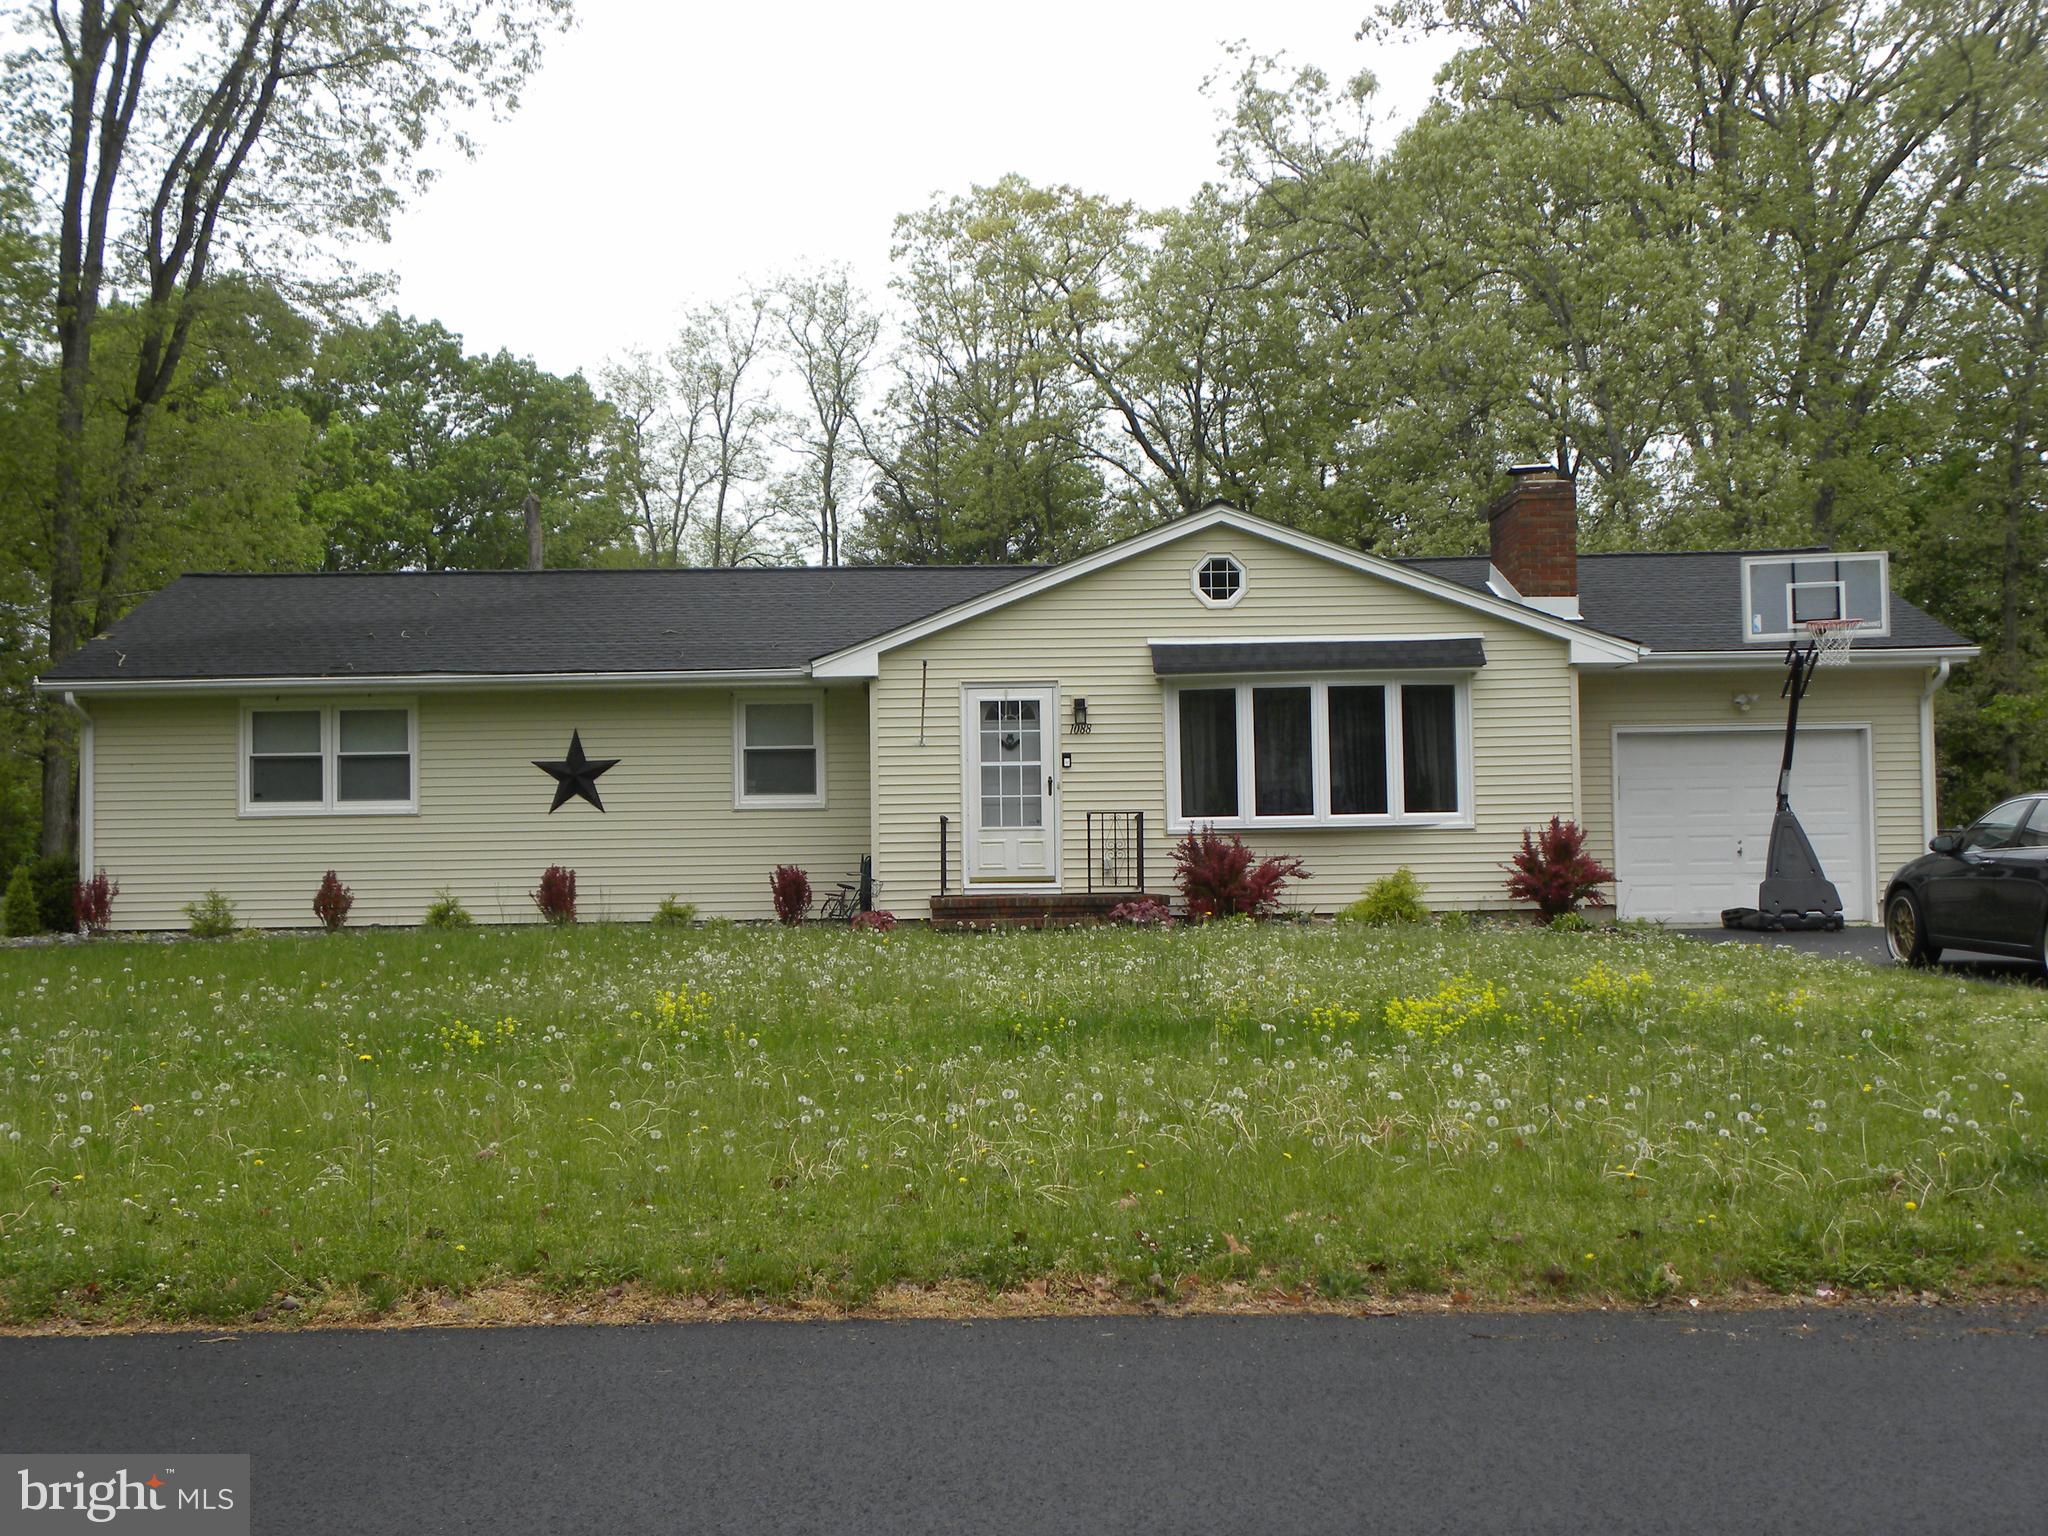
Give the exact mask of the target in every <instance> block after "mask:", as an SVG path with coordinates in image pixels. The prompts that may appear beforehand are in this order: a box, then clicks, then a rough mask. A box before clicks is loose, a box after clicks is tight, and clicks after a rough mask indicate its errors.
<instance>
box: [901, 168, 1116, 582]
mask: <svg viewBox="0 0 2048 1536" xmlns="http://www.w3.org/2000/svg"><path fill="white" fill-rule="evenodd" d="M983 196H984V193H983V191H982V190H980V189H977V191H976V192H975V193H973V194H971V195H970V196H968V197H964V198H952V199H947V200H944V201H940V202H937V203H935V204H934V205H933V206H932V207H930V208H928V209H925V210H924V211H922V212H920V213H916V214H906V215H904V216H903V217H902V218H900V219H898V220H897V226H896V247H895V255H896V257H897V259H898V261H899V262H900V263H901V264H902V266H903V270H902V271H901V272H900V273H899V274H898V276H897V278H896V280H895V287H896V291H897V293H898V295H899V296H900V297H901V298H902V299H903V300H904V302H905V303H906V304H907V306H908V308H909V314H908V315H907V317H906V320H905V334H904V338H903V344H902V346H901V347H900V349H899V351H898V354H897V357H896V359H895V374H896V378H895V382H894V384H893V386H892V387H891V389H890V391H889V394H888V398H887V402H886V408H885V412H884V418H885V419H884V420H883V422H881V423H880V424H878V426H877V427H876V428H875V429H873V430H872V431H870V432H869V433H868V434H867V436H866V440H865V442H866V448H867V451H868V454H869V457H870V458H871V460H872V461H873V462H874V464H875V466H876V484H875V489H874V492H873V496H872V500H871V504H870V506H869V508H868V512H867V517H866V521H865V525H864V526H863V528H862V530H861V558H865V559H881V560H968V561H973V560H987V561H1036V560H1054V559H1060V558H1063V557H1064V556H1066V555H1068V554H1071V553H1074V552H1075V551H1077V550H1079V549H1082V548H1085V547H1086V546H1087V545H1088V544H1089V543H1091V542H1093V541H1094V540H1096V539H1097V538H1098V537H1099V531H1100V516H1101V510H1102V505H1103V488H1102V478H1101V474H1100V470H1099V468H1098V466H1097V464H1096V462H1095V459H1094V456H1093V454H1092V452H1091V439H1092V436H1093V434H1094V431H1095V418H1094V411H1093V407H1092V403H1091V401H1090V400H1089V399H1088V397H1087V395H1086V391H1085V387H1084V381H1083V380H1082V378H1081V377H1080V375H1079V374H1078V373H1077V371H1076V370H1075V369H1074V367H1073V365H1072V363H1071V361H1070V359H1069V358H1068V356H1067V353H1066V349H1065V347H1064V345H1063V343H1062V341H1061V338H1060V337H1059V336H1058V335H1057V334H1056V333H1055V332H1054V330H1053V328H1052V326H1051V324H1050V322H1049V318H1048V317H1047V316H1046V315H1044V314H1043V313H1042V312H1041V307H1040V305H1039V303H1038V301H1037V298H1036V296H1035V295H1034V293H1033V292H1032V290H1031V286H1030V284H1029V282H1028V281H1027V280H1025V278H1024V276H1023V274H1022V273H1021V272H1020V271H1019V269H1018V268H1017V267H1016V266H1015V265H1014V264H1013V263H1008V262H1005V261H1003V260H1002V259H1000V256H999V254H998V253H996V252H993V251H992V250H991V249H990V248H989V246H988V244H987V243H986V242H985V241H984V240H983V239H982V235H983V233H984V231H983V230H982V228H981V225H980V219H981V211H982V210H981V206H980V203H981V199H982V197H983Z"/></svg>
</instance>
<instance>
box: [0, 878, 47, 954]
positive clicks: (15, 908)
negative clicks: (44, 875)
mask: <svg viewBox="0 0 2048 1536" xmlns="http://www.w3.org/2000/svg"><path fill="white" fill-rule="evenodd" d="M0 915H4V917H5V920H6V928H7V936H8V937H9V938H10V939H21V938H26V937H28V935H30V934H32V933H40V932H41V931H42V927H43V920H42V918H41V916H39V915H38V914H37V912H36V887H35V881H34V879H33V878H32V877H31V876H30V874H29V867H28V861H27V860H26V859H24V860H22V861H21V863H19V864H17V865H15V866H14V873H13V874H12V875H11V876H9V877H8V880H7V896H6V899H5V902H4V904H0Z"/></svg>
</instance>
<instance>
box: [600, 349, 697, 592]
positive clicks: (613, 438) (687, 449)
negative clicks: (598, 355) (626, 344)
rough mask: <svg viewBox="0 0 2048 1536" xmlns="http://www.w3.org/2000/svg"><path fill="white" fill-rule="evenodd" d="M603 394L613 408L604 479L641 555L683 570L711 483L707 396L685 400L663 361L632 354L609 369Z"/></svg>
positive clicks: (604, 375) (602, 385) (602, 377)
mask: <svg viewBox="0 0 2048 1536" xmlns="http://www.w3.org/2000/svg"><path fill="white" fill-rule="evenodd" d="M598 384H599V387H600V388H601V389H602V390H603V392H604V398H605V403H606V404H607V405H608V406H610V408H611V410H610V426H609V429H608V433H607V446H606V473H607V476H608V478H609V480H610V483H611V485H612V489H613V494H614V495H615V496H616V497H617V498H618V499H619V502H620V504H621V505H622V506H623V507H624V508H625V509H626V516H627V519H628V520H629V521H630V522H631V524H632V527H633V535H634V539H635V542H636V543H637V544H638V545H639V546H640V552H641V554H642V556H643V557H644V558H645V559H647V560H649V561H651V562H652V563H653V564H655V565H680V564H681V563H682V560H683V551H684V548H685V541H686V539H687V538H688V535H689V533H690V520H691V518H692V517H694V516H695V515H696V512H697V509H698V505H699V502H700V500H701V498H702V496H703V494H704V492H705V490H706V489H707V488H708V487H709V485H710V483H711V478H710V476H709V474H708V473H707V472H706V470H705V465H706V463H707V461H708V459H709V454H708V453H707V452H706V451H705V448H704V439H705V436H706V430H705V417H706V415H707V413H708V409H709V402H708V400H706V399H705V398H704V397H703V396H702V395H701V394H692V395H689V396H687V397H685V396H683V395H682V393H681V388H680V381H679V380H678V379H677V378H676V377H675V375H674V374H672V373H670V372H669V370H668V366H667V364H666V362H665V361H663V360H660V359H657V358H654V357H651V356H649V355H648V354H647V353H645V352H633V353H629V354H627V356H626V357H624V358H623V359H621V360H619V361H617V362H614V363H611V364H609V365H607V367H606V368H605V370H604V372H603V373H602V374H601V375H599V379H598Z"/></svg>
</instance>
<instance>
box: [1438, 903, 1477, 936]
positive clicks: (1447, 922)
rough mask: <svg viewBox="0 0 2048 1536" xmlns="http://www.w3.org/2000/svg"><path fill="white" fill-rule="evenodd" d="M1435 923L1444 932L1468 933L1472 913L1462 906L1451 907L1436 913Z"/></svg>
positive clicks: (1470, 927) (1470, 929)
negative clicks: (1446, 910) (1448, 909)
mask: <svg viewBox="0 0 2048 1536" xmlns="http://www.w3.org/2000/svg"><path fill="white" fill-rule="evenodd" d="M1436 925H1437V927H1438V928H1440V929H1442V930H1443V931H1444V932H1445V933H1470V932H1471V931H1472V914H1471V913H1470V912H1467V911H1466V910H1465V909H1464V908H1463V907H1453V908H1451V910H1450V911H1448V912H1439V913H1437V915H1436Z"/></svg>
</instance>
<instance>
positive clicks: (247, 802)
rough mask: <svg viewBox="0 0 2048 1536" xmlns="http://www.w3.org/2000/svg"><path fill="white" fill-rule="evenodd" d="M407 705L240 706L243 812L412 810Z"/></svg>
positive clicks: (413, 751)
mask: <svg viewBox="0 0 2048 1536" xmlns="http://www.w3.org/2000/svg"><path fill="white" fill-rule="evenodd" d="M417 756H418V751H417V742H416V732H415V716H414V711H413V707H412V705H410V704H389V703H382V702H378V703H369V702H363V703H352V704H317V705H310V704H276V705H266V704H252V705H249V706H247V707H245V708H244V709H243V711H242V770H241V784H242V792H241V813H242V814H243V815H244V816H314V815H322V814H346V815H404V814H409V813H411V812H412V811H415V810H417V809H418V805H419V795H418V784H417V780H416V777H415V773H414V768H415V763H416V760H417Z"/></svg>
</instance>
